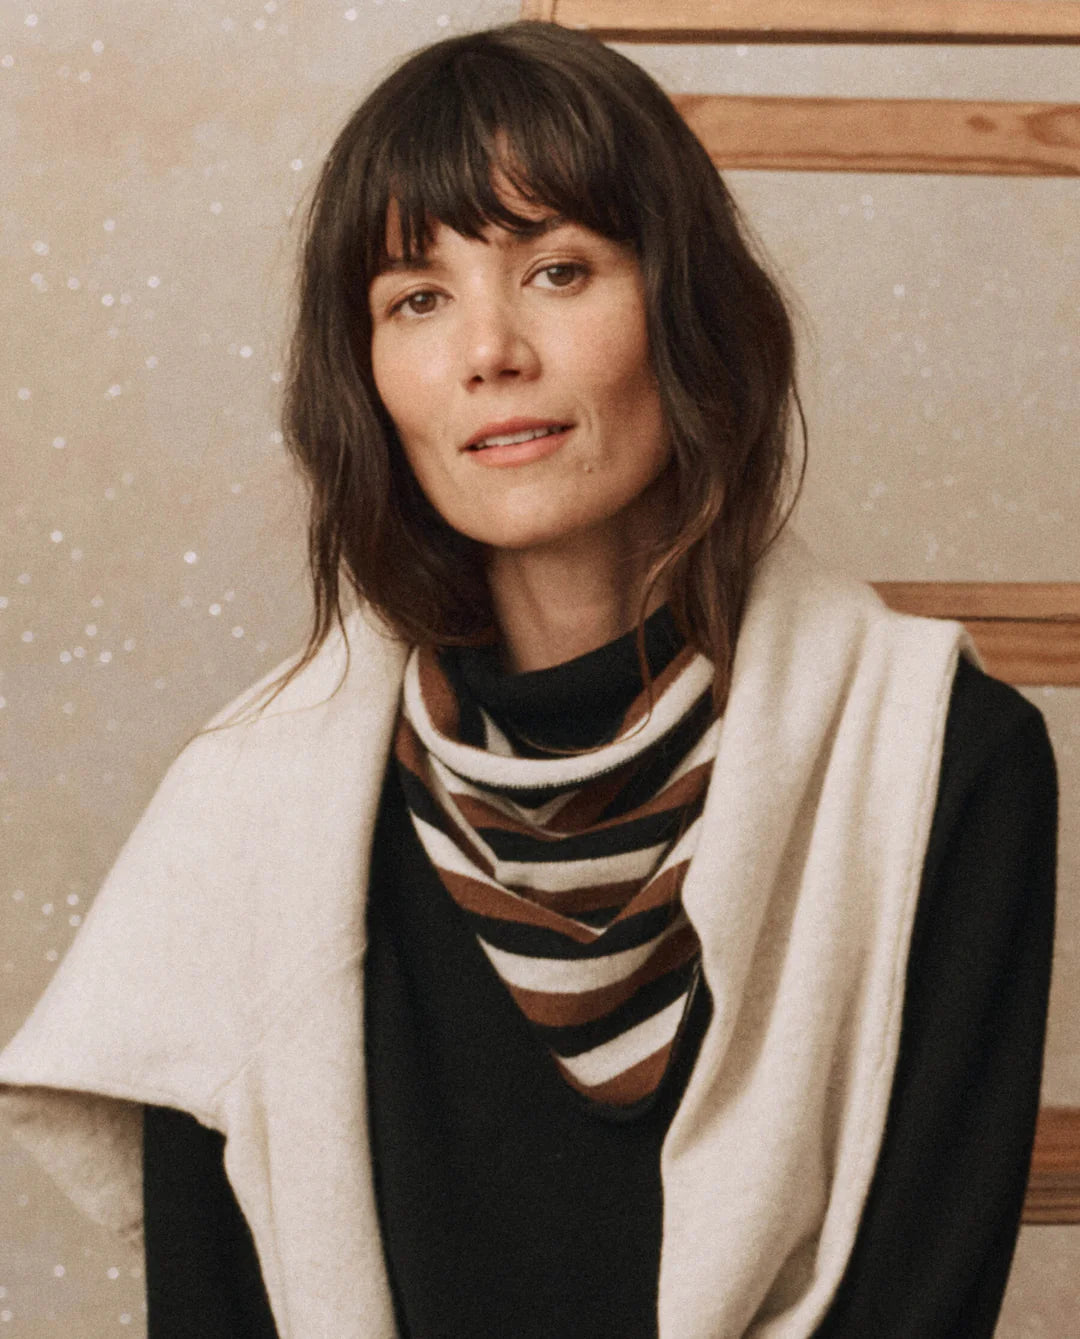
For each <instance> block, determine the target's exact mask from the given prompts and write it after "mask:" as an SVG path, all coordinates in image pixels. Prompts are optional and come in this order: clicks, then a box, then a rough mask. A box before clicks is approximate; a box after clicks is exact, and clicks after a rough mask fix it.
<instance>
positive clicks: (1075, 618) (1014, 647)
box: [875, 581, 1080, 688]
mask: <svg viewBox="0 0 1080 1339" xmlns="http://www.w3.org/2000/svg"><path fill="white" fill-rule="evenodd" d="M875 588H876V590H877V592H878V594H879V595H880V596H881V598H882V599H883V600H884V601H885V603H886V604H888V605H891V606H892V607H893V608H894V609H900V610H903V611H904V612H905V613H909V614H922V615H925V616H927V617H929V618H955V619H958V620H959V621H960V622H961V623H963V624H964V625H965V626H966V627H967V629H968V631H969V632H970V633H971V636H972V639H973V640H974V642H975V645H976V647H977V648H978V651H979V654H980V656H981V657H982V659H983V662H984V664H985V665H986V669H987V672H988V673H990V674H993V675H994V676H995V677H996V678H999V679H1005V680H1006V681H1007V682H1008V683H1013V684H1023V685H1026V686H1036V685H1051V684H1052V685H1055V686H1061V687H1072V688H1077V687H1080V582H1038V581H1030V582H1029V581H1019V582H1015V581H1001V582H967V581H927V582H919V581H879V582H876V583H875Z"/></svg>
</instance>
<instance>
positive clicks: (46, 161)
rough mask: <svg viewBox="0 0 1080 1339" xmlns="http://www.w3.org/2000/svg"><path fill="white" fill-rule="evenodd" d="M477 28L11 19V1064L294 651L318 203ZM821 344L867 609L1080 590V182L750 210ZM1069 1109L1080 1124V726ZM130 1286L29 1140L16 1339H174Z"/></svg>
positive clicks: (88, 13)
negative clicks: (289, 331)
mask: <svg viewBox="0 0 1080 1339" xmlns="http://www.w3.org/2000/svg"><path fill="white" fill-rule="evenodd" d="M516 8H517V7H516V5H515V4H513V3H494V0H489V2H488V3H472V4H468V3H451V0H355V3H352V4H350V3H349V0H337V2H336V3H332V2H325V0H295V2H294V3H290V2H289V0H265V3H261V2H257V0H171V3H169V4H163V3H152V2H151V0H100V2H99V3H90V2H89V0H87V2H86V3H79V2H78V0H67V2H66V3H64V2H63V0H41V3H36V2H35V0H25V3H24V2H23V0H2V3H0V140H2V143H3V159H2V162H3V169H2V178H0V189H2V192H3V194H2V204H0V209H2V213H0V304H2V310H3V329H4V338H3V341H2V344H0V434H2V438H0V440H2V451H3V455H2V469H3V472H2V475H0V478H2V488H0V525H2V531H0V534H2V540H0V546H2V547H0V676H2V677H0V818H2V823H3V827H2V836H0V865H2V868H0V918H2V920H0V924H2V938H0V1039H2V1038H6V1037H7V1036H8V1035H9V1034H10V1033H11V1032H12V1031H13V1030H14V1028H15V1027H16V1025H17V1023H18V1021H19V1020H20V1018H21V1017H22V1016H23V1014H24V1013H25V1012H26V1010H27V1009H28V1007H29V1006H30V1004H31V1002H32V1001H33V1000H34V998H35V997H36V996H37V995H38V993H39V992H40V990H41V989H42V987H43V986H44V984H45V982H46V981H47V980H48V978H49V975H50V974H51V972H52V971H53V969H54V966H55V964H56V962H57V961H58V959H59V958H60V957H61V956H62V955H63V953H64V951H65V949H66V947H67V946H68V944H69V943H70V941H71V938H72V936H73V935H74V933H75V930H76V928H77V927H78V925H79V922H80V920H81V918H82V916H83V915H84V914H85V911H86V907H87V905H88V904H89V902H90V901H91V899H92V897H93V895H94V890H95V888H96V886H97V883H98V881H99V879H100V877H101V876H102V874H103V873H104V871H105V870H106V868H107V867H108V865H109V864H110V862H111V860H112V858H113V857H114V855H115V853H116V851H117V849H118V847H119V845H120V843H121V842H122V840H123V838H124V836H125V835H126V833H127V831H128V830H129V829H130V827H131V826H132V824H133V823H134V821H135V819H136V817H137V815H138V813H139V812H140V810H141V808H142V806H143V805H144V804H145V802H146V800H147V799H148V798H149V796H150V794H151V792H152V790H153V788H154V785H155V783H156V780H157V779H158V778H159V777H160V775H161V773H162V771H163V770H164V768H165V766H166V765H167V763H168V761H169V760H170V758H171V756H172V755H173V753H174V752H175V750H176V749H177V748H178V747H179V746H180V745H181V744H182V743H183V741H184V740H185V739H186V738H187V736H188V735H189V734H190V733H191V732H192V731H193V730H194V729H196V728H197V727H198V726H199V725H200V724H201V723H202V722H203V721H204V720H205V718H206V717H207V716H208V715H209V714H210V713H211V712H212V711H213V710H215V709H216V708H217V707H218V706H220V705H221V704H222V703H223V702H224V701H225V700H227V699H228V698H229V697H230V696H232V695H233V694H234V693H235V692H237V691H238V690H239V689H240V688H241V687H243V686H244V685H245V684H246V683H247V682H248V681H250V680H251V679H253V678H255V677H256V676H258V675H261V674H262V673H263V672H265V671H266V670H268V669H269V668H271V667H272V666H273V665H274V664H275V663H276V662H277V661H278V660H279V659H280V658H281V657H282V656H284V655H285V654H286V653H287V652H288V651H290V650H291V649H293V648H294V647H295V646H296V644H297V643H298V640H299V639H300V637H301V636H302V633H303V631H304V627H305V622H306V595H305V586H304V570H303V566H304V565H303V550H302V504H301V498H300V495H299V493H298V490H297V489H296V487H295V485H294V484H293V483H292V482H291V479H290V476H289V471H288V469H287V467H286V465H285V463H284V461H283V458H282V451H281V439H280V437H279V435H278V433H277V430H276V426H275V413H276V405H277V398H278V392H279V384H280V377H281V374H280V368H281V363H282V358H281V355H282V348H283V342H284V335H285V310H286V299H287V292H288V284H289V274H290V267H291V257H292V254H293V249H294V245H295V228H294V224H293V211H294V208H295V207H296V205H297V203H298V202H299V201H300V200H301V199H302V197H303V194H304V191H305V188H306V187H307V186H308V185H309V183H310V180H311V178H312V174H313V172H314V170H315V166H316V164H317V163H318V160H319V157H320V155H321V153H323V152H324V151H325V149H326V147H327V146H328V144H329V142H330V140H331V138H332V136H333V133H334V130H335V128H336V127H337V125H338V124H339V123H340V121H341V120H342V118H343V117H344V115H345V113H346V112H347V110H348V109H349V108H350V107H351V106H352V105H353V104H354V103H355V101H356V100H357V99H358V97H359V96H360V94H361V93H362V91H363V90H364V89H365V88H367V87H368V86H370V84H371V83H372V82H373V81H374V80H376V79H377V78H378V76H379V75H380V74H381V73H382V72H384V71H385V70H387V68H388V67H389V66H390V64H391V63H392V62H393V61H394V59H395V58H396V57H398V56H399V55H400V54H402V53H404V52H405V51H407V50H409V49H411V48H413V47H416V46H418V45H421V44H423V43H425V42H427V41H430V40H433V39H435V38H438V37H440V36H443V35H445V34H448V33H451V32H455V31H459V30H462V29H467V28H473V27H481V26H484V25H485V24H488V23H491V22H496V21H499V20H502V19H508V18H512V17H514V16H515V15H516ZM625 49H626V50H627V51H628V54H631V55H632V56H633V57H634V58H636V59H638V60H640V61H641V62H642V63H643V64H645V65H646V66H647V67H648V68H649V69H650V70H652V71H653V72H654V73H655V74H656V75H657V76H658V77H659V78H660V79H661V81H662V82H663V83H664V84H665V85H666V86H667V87H668V88H669V89H671V90H672V91H729V92H744V91H745V92H749V91H756V92H765V93H777V92H779V93H815V92H817V93H837V94H866V95H897V96H903V95H905V94H908V95H916V96H972V97H988V98H997V97H1001V98H1010V97H1011V98H1031V99H1061V100H1068V101H1080V71H1078V65H1080V58H1078V56H1077V54H1076V51H1075V49H1073V50H1071V51H1069V50H1063V51H1050V50H1042V49H1039V48H1025V49H1020V50H1013V51H1007V50H997V49H979V50H958V49H938V48H934V47H922V48H913V49H898V48H890V47H879V48H874V49H862V50H850V49H849V50H824V49H817V48H813V47H791V48H785V47H781V48H773V49H763V50H758V49H747V48H743V47H738V48H736V47H730V48H704V47H684V48H647V47H638V48H625ZM732 183H733V186H734V188H735V190H736V192H737V194H738V196H739V197H740V199H741V200H742V201H743V203H744V204H745V206H746V209H747V211H748V213H749V215H750V216H751V218H752V220H753V221H754V223H755V226H756V227H757V230H758V232H759V233H760V235H761V236H762V238H763V239H764V241H765V242H766V244H767V246H768V247H769V248H770V249H771V251H772V252H773V254H774V256H775V257H776V260H777V262H778V263H779V265H780V267H781V269H782V270H783V272H784V274H785V276H786V278H787V280H788V282H789V284H790V287H791V289H792V291H793V292H794V293H796V294H797V295H798V296H799V298H800V299H801V301H802V304H803V307H804V310H805V314H804V361H803V373H802V375H803V383H804V388H805V392H806V400H807V409H808V414H809V419H810V430H811V464H810V472H809V476H808V481H807V487H806V493H805V498H804V501H803V504H802V506H801V512H800V524H801V526H802V528H803V530H804V532H805V533H806V534H807V535H808V536H809V537H810V539H811V540H812V541H813V542H814V543H815V544H816V545H817V546H818V547H819V548H820V549H821V550H822V551H823V552H824V553H825V554H826V555H827V556H828V557H829V558H831V559H833V560H835V561H837V562H840V563H842V564H844V565H846V566H848V567H850V568H852V569H853V570H855V571H857V572H859V573H862V574H864V575H865V576H867V577H871V578H897V579H899V578H912V579H920V578H941V579H945V578H954V579H960V578H965V579H966V578H975V579H978V578H991V579H994V578H1003V579H1009V578H1012V579H1036V578H1037V579H1055V580H1056V579H1061V580H1070V579H1071V580H1076V579H1080V524H1078V522H1080V469H1078V468H1077V459H1078V448H1080V393H1078V390H1077V387H1078V385H1080V329H1078V316H1077V311H1078V304H1080V184H1078V183H1077V182H1075V181H1072V182H1065V181H1030V180H995V179H957V178H943V177H885V176H873V177H871V176H811V175H790V176H785V175H781V174H767V175H757V176H753V175H750V174H742V175H740V176H738V177H733V178H732ZM1033 697H1034V698H1035V700H1036V701H1037V702H1038V704H1039V705H1040V706H1041V707H1042V708H1043V710H1044V711H1045V712H1046V715H1047V717H1048V720H1049V722H1050V725H1051V729H1052V733H1053V736H1054V740H1055V745H1056V748H1057V753H1058V758H1059V762H1060V767H1061V773H1062V791H1063V842H1062V854H1063V870H1062V915H1061V935H1060V945H1059V955H1058V963H1057V973H1056V980H1055V994H1054V1010H1053V1025H1052V1035H1051V1044H1050V1055H1049V1060H1048V1071H1047V1081H1046V1096H1047V1098H1048V1099H1049V1100H1052V1101H1058V1102H1070V1103H1080V965H1078V945H1077V926H1078V919H1080V867H1078V862H1080V825H1078V822H1077V798H1078V797H1080V705H1078V702H1077V694H1076V693H1075V692H1071V691H1066V690H1061V691H1058V692H1048V691H1041V692H1040V691H1036V692H1035V693H1033ZM1078 1278H1080V1228H1077V1229H1068V1228H1033V1229H1028V1230H1026V1231H1025V1233H1024V1234H1023V1236H1022V1239H1021V1246H1020V1252H1019V1256H1018V1263H1017V1266H1016V1269H1015V1270H1014V1275H1013V1281H1012V1284H1011V1286H1010V1292H1009V1297H1008V1300H1007V1304H1006V1315H1005V1318H1004V1320H1003V1322H1002V1325H1001V1328H1000V1331H999V1333H1000V1336H1001V1339H1021V1336H1024V1337H1025V1339H1027V1337H1034V1336H1048V1337H1052V1339H1068V1336H1071V1335H1073V1334H1075V1332H1076V1319H1075V1318H1076V1314H1077V1309H1078V1305H1080V1296H1078V1285H1077V1283H1076V1280H1077V1279H1078ZM144 1326H145V1321H144V1315H143V1304H142V1279H141V1272H140V1265H139V1261H138V1260H137V1259H136V1258H134V1257H132V1256H131V1255H129V1254H127V1253H125V1252H124V1251H123V1250H121V1249H119V1248H118V1247H116V1246H115V1245H114V1244H113V1243H112V1242H111V1240H110V1239H109V1238H108V1237H107V1236H106V1234H104V1233H103V1232H100V1231H97V1230H95V1229H93V1228H91V1227H89V1226H87V1225H86V1224H85V1223H84V1222H83V1221H82V1220H81V1219H79V1218H78V1217H77V1216H76V1215H75V1213H74V1212H73V1211H72V1210H71V1209H69V1207H68V1206H67V1204H66V1202H65V1201H63V1200H62V1199H61V1197H60V1196H59V1194H58V1193H57V1192H56V1191H54V1190H53V1188H52V1187H51V1185H50V1184H49V1183H48V1182H47V1181H46V1180H45V1179H44V1177H43V1176H42V1175H41V1174H40V1173H39V1172H38V1171H37V1169H36V1168H35V1167H34V1166H32V1165H30V1164H29V1163H28V1161H27V1160H26V1159H25V1158H24V1157H23V1156H22V1155H21V1154H20V1153H18V1152H17V1151H16V1150H15V1149H14V1147H13V1146H12V1145H11V1144H10V1143H9V1142H8V1141H7V1139H6V1137H4V1139H3V1142H2V1143H0V1335H4V1334H8V1335H11V1336H16V1335H17V1336H20V1339H46V1336H55V1335H57V1334H60V1333H66V1334H77V1335H78V1336H79V1339H112V1337H113V1336H117V1335H128V1336H137V1335H139V1334H141V1333H143V1332H144Z"/></svg>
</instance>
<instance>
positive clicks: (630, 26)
mask: <svg viewBox="0 0 1080 1339" xmlns="http://www.w3.org/2000/svg"><path fill="white" fill-rule="evenodd" d="M522 16H523V17H526V18H540V19H549V20H550V19H553V20H554V21H555V22H557V23H561V24H563V25H564V26H566V27H568V28H589V29H591V30H592V31H593V32H594V33H595V34H596V35H597V36H598V37H601V38H604V39H606V40H608V41H621V42H634V41H638V42H721V41H729V40H730V41H740V42H796V41H803V42H807V41H808V42H868V41H887V42H995V43H1005V42H1010V43H1018V42H1078V41H1080V5H1078V3H1077V0H662V2H661V3H658V2H657V0H525V2H524V3H523V5H522Z"/></svg>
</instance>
